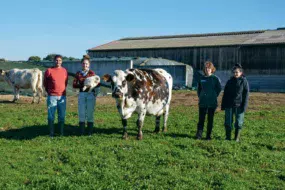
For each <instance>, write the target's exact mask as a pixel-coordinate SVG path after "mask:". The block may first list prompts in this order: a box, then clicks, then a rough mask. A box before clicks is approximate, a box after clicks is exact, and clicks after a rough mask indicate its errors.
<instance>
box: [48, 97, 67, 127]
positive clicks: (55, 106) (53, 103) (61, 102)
mask: <svg viewBox="0 0 285 190" xmlns="http://www.w3.org/2000/svg"><path fill="white" fill-rule="evenodd" d="M47 108H48V121H50V122H54V117H55V111H56V110H57V115H58V122H63V123H64V120H65V111H66V96H48V97H47Z"/></svg>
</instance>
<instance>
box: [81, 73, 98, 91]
mask: <svg viewBox="0 0 285 190" xmlns="http://www.w3.org/2000/svg"><path fill="white" fill-rule="evenodd" d="M99 83H100V77H99V76H98V75H95V76H92V77H88V78H86V79H85V80H84V87H83V89H82V90H83V91H85V90H86V89H87V88H89V90H88V92H91V91H92V90H93V89H94V88H95V87H96V86H97V85H98V84H99Z"/></svg>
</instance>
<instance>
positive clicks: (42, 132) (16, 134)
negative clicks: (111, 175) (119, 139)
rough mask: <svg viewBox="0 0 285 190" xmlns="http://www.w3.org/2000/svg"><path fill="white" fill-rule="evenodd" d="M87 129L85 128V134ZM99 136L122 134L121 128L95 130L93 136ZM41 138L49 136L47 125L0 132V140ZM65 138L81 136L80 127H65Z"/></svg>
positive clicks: (56, 135)
mask: <svg viewBox="0 0 285 190" xmlns="http://www.w3.org/2000/svg"><path fill="white" fill-rule="evenodd" d="M86 131H87V128H85V132H86ZM54 132H55V138H56V137H58V136H59V127H57V124H55V131H54ZM98 134H107V135H110V134H122V129H121V128H115V127H113V128H94V129H93V135H98ZM39 136H49V128H48V126H47V125H34V126H23V127H22V128H19V129H8V130H5V131H1V132H0V138H5V139H13V140H30V139H34V138H36V137H39ZM64 136H81V133H80V129H79V127H78V126H73V125H66V126H65V127H64Z"/></svg>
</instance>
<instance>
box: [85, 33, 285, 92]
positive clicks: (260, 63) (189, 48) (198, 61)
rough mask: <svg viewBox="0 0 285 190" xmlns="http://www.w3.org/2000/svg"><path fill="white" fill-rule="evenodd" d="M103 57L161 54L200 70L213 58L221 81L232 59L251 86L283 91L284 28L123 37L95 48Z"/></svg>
mask: <svg viewBox="0 0 285 190" xmlns="http://www.w3.org/2000/svg"><path fill="white" fill-rule="evenodd" d="M87 51H88V54H89V55H90V56H91V57H92V58H102V57H155V58H157V57H162V58H165V59H170V60H175V61H178V62H182V63H185V64H189V65H191V66H192V67H193V69H194V70H195V71H200V70H201V68H202V67H203V63H204V62H205V61H208V60H209V61H212V62H213V63H214V64H215V66H216V68H217V70H218V72H217V75H218V76H219V77H220V78H221V79H222V83H223V84H224V83H225V82H226V80H227V79H228V77H229V75H230V69H231V68H232V66H233V65H234V64H235V63H240V64H242V66H243V68H244V70H245V73H246V75H247V77H248V79H249V82H250V85H251V89H252V90H257V91H285V28H278V29H276V30H257V31H242V32H224V33H209V34H193V35H172V36H153V37H137V38H123V39H120V40H116V41H112V42H110V43H107V44H103V45H100V46H97V47H94V48H91V49H89V50H87Z"/></svg>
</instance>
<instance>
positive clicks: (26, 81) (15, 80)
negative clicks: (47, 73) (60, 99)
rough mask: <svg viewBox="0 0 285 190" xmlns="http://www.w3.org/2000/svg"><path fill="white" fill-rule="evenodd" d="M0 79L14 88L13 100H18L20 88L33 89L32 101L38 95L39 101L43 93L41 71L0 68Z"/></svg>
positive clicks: (35, 69)
mask: <svg viewBox="0 0 285 190" xmlns="http://www.w3.org/2000/svg"><path fill="white" fill-rule="evenodd" d="M0 81H6V82H7V83H8V84H9V85H10V86H12V87H13V90H14V99H13V101H14V102H15V101H17V100H19V91H20V89H29V88H31V89H32V91H33V101H32V103H35V98H36V96H38V103H40V101H41V98H42V95H43V74H42V71H41V70H39V69H37V68H34V69H11V70H6V71H4V70H2V69H0Z"/></svg>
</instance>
